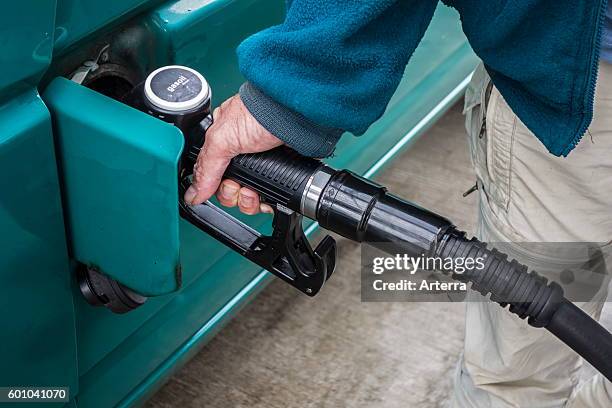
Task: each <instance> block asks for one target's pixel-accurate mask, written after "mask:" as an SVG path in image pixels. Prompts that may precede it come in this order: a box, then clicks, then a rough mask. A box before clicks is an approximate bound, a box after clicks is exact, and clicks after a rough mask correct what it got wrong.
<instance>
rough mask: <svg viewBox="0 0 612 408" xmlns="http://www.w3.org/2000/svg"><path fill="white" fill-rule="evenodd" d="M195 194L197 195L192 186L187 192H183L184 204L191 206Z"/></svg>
mask: <svg viewBox="0 0 612 408" xmlns="http://www.w3.org/2000/svg"><path fill="white" fill-rule="evenodd" d="M196 194H197V191H196V189H195V188H194V187H193V186H189V188H188V189H187V191H185V197H184V200H185V202H186V203H187V204H191V203H192V202H193V199H194V198H195V196H196Z"/></svg>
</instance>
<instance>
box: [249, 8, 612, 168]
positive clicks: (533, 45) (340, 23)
mask: <svg viewBox="0 0 612 408" xmlns="http://www.w3.org/2000/svg"><path fill="white" fill-rule="evenodd" d="M445 3H446V4H447V5H449V6H452V7H454V8H456V9H457V10H458V11H459V13H460V15H461V20H462V25H463V30H464V32H465V34H466V36H467V38H468V40H469V41H470V44H471V45H472V48H473V49H474V51H475V52H476V53H477V54H478V56H479V57H480V58H481V59H482V60H483V61H484V63H485V66H486V67H487V71H488V72H489V74H490V75H491V78H492V80H493V82H494V84H495V85H496V87H497V88H498V89H499V90H500V92H501V93H502V94H503V95H504V97H505V99H506V101H507V102H508V104H509V105H510V107H511V108H512V109H513V111H514V112H515V113H516V114H517V115H518V116H519V118H520V119H521V120H522V121H523V122H524V123H525V124H526V125H527V126H528V127H529V128H530V129H531V130H532V132H533V133H534V134H535V135H536V136H537V137H538V139H540V140H541V141H542V143H543V144H544V145H545V146H546V148H547V149H548V150H549V151H550V152H551V153H552V154H554V155H557V156H560V155H567V154H568V153H569V152H570V151H571V150H572V149H573V148H574V146H575V145H576V143H577V142H578V141H579V140H580V138H581V136H582V134H584V132H585V131H586V129H587V127H588V125H589V124H590V122H591V119H592V115H593V100H594V91H595V82H596V78H597V66H598V59H599V43H600V38H601V32H602V27H603V22H604V17H605V11H606V4H607V1H606V0H581V1H576V0H521V1H516V0H446V1H445ZM436 5H437V1H436V0H368V1H365V0H362V1H357V0H335V1H331V0H330V1H320V0H294V1H292V2H289V3H288V9H287V15H286V18H285V21H284V22H283V23H282V24H280V25H278V26H275V27H271V28H269V29H266V30H264V31H261V32H259V33H257V34H255V35H253V36H251V37H249V38H248V39H246V40H245V41H244V42H243V43H242V44H241V45H240V46H239V48H238V57H239V64H240V69H241V71H242V73H243V75H244V76H245V77H246V78H247V80H248V82H247V83H246V84H245V85H243V87H242V88H241V92H240V93H241V97H242V100H243V101H244V103H245V105H246V106H247V108H248V109H249V111H250V112H251V113H252V114H253V115H254V116H255V118H256V119H257V120H258V121H259V122H260V123H261V124H262V125H263V126H265V127H266V128H267V129H268V130H270V131H271V132H272V133H273V134H275V135H276V136H277V137H279V138H280V139H282V140H284V141H285V142H286V143H287V144H289V145H290V146H292V147H294V148H295V149H296V150H298V151H299V152H300V153H302V154H305V155H309V156H316V157H324V156H327V155H329V154H331V152H332V151H333V148H334V146H335V144H336V142H337V141H338V139H339V137H340V135H341V134H342V133H343V131H349V132H351V133H353V134H356V135H360V134H362V133H364V132H365V131H366V129H367V128H368V127H369V126H370V124H372V122H374V121H375V120H376V119H378V118H379V117H380V116H381V115H382V113H383V112H384V110H385V107H386V106H387V103H388V102H389V99H390V98H391V95H392V94H393V92H394V91H395V89H396V87H397V85H398V84H399V81H400V79H401V77H402V74H403V72H404V68H405V65H406V64H407V63H408V60H409V58H410V56H411V55H412V53H413V52H414V50H415V48H416V47H417V45H418V44H419V42H420V40H421V38H422V36H423V34H424V32H425V30H426V28H427V26H428V25H429V22H430V21H431V18H432V16H433V13H434V10H435V8H436Z"/></svg>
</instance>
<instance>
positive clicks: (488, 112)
mask: <svg viewBox="0 0 612 408" xmlns="http://www.w3.org/2000/svg"><path fill="white" fill-rule="evenodd" d="M504 106H505V101H504V100H503V97H502V96H501V94H500V93H499V92H498V91H497V90H496V89H495V88H494V87H493V84H492V82H491V78H490V77H489V75H488V74H487V71H486V70H485V68H484V65H482V64H481V65H479V66H478V68H476V70H475V71H474V75H473V77H472V81H470V84H469V85H468V88H467V89H466V94H465V105H464V110H463V113H464V115H465V126H466V130H467V134H468V140H469V146H470V156H471V160H472V165H473V166H474V171H475V173H476V176H477V183H478V188H479V189H480V190H481V191H482V193H484V194H485V195H486V198H487V201H488V202H489V204H490V205H491V207H492V208H491V209H492V210H493V212H498V211H500V210H501V211H506V210H507V208H508V203H509V200H510V185H511V169H512V144H513V138H514V132H515V126H516V116H515V115H514V114H513V113H512V111H511V110H509V109H504Z"/></svg>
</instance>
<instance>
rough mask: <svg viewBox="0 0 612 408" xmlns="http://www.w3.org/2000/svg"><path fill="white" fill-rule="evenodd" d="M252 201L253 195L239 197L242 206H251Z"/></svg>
mask: <svg viewBox="0 0 612 408" xmlns="http://www.w3.org/2000/svg"><path fill="white" fill-rule="evenodd" d="M254 201H255V200H253V197H248V196H242V197H240V204H242V206H243V207H247V208H250V207H252V206H253V203H254Z"/></svg>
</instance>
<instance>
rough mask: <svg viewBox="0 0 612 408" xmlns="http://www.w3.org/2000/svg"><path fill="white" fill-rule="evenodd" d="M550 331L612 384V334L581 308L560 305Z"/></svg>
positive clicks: (565, 304)
mask: <svg viewBox="0 0 612 408" xmlns="http://www.w3.org/2000/svg"><path fill="white" fill-rule="evenodd" d="M546 329H548V330H549V331H550V332H551V333H552V334H554V335H555V336H557V337H558V338H559V339H560V340H561V341H563V342H564V343H565V344H567V345H568V346H570V347H571V348H572V350H574V351H576V352H577V353H578V354H580V355H581V356H582V357H584V359H585V360H587V361H588V362H589V363H591V364H592V365H593V367H595V368H596V369H597V370H598V371H599V372H600V373H602V374H603V375H604V376H605V377H606V378H607V379H608V380H609V381H612V335H611V334H610V333H609V332H608V331H607V330H606V329H605V328H604V327H602V326H601V325H600V324H599V323H597V322H596V321H595V320H594V319H592V318H591V317H590V316H589V315H587V314H586V313H584V312H583V311H582V310H581V309H580V308H579V307H578V306H576V305H574V304H573V303H570V302H569V301H567V300H565V301H564V302H562V303H561V304H559V306H558V308H557V311H556V312H555V314H554V315H553V316H552V318H551V320H550V322H549V323H548V325H546Z"/></svg>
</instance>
